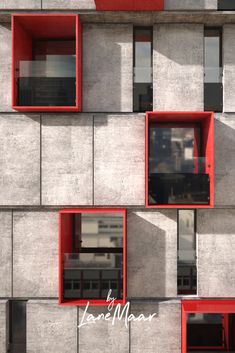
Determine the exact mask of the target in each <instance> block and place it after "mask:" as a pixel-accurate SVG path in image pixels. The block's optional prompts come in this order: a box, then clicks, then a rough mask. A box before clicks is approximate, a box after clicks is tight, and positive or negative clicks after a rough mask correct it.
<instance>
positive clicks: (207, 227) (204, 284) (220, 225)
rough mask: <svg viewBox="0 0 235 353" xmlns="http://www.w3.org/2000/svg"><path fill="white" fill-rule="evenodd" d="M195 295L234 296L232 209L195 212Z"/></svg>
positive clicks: (234, 214) (234, 218)
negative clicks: (196, 284)
mask: <svg viewBox="0 0 235 353" xmlns="http://www.w3.org/2000/svg"><path fill="white" fill-rule="evenodd" d="M197 228H198V295H199V297H235V271H234V269H235V257H234V254H235V210H232V209H227V210H226V209H214V210H198V217H197Z"/></svg>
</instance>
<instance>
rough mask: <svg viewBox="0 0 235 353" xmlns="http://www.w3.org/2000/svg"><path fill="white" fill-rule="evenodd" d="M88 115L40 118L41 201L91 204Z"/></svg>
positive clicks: (46, 203) (90, 138) (90, 142)
mask: <svg viewBox="0 0 235 353" xmlns="http://www.w3.org/2000/svg"><path fill="white" fill-rule="evenodd" d="M92 134H93V118H92V116H91V115H86V114H81V115H80V114H79V115H44V116H43V118H42V204H43V205H70V206H71V205H91V204H92V175H93V170H92V136H93V135H92Z"/></svg>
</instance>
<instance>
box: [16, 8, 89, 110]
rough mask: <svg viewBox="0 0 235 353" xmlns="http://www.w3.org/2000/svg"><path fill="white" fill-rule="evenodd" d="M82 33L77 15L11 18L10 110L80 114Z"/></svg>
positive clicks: (36, 15)
mask: <svg viewBox="0 0 235 353" xmlns="http://www.w3.org/2000/svg"><path fill="white" fill-rule="evenodd" d="M81 49H82V29H81V23H80V20H79V16H78V15H72V14H69V15H61V14H57V15H53V14H52V15H49V14H46V15H42V14H16V15H12V55H13V61H12V106H13V109H16V110H19V111H38V112H40V111H51V112H53V111H55V112H56V111H81V104H82V102H81V83H82V82H81V58H82V52H81Z"/></svg>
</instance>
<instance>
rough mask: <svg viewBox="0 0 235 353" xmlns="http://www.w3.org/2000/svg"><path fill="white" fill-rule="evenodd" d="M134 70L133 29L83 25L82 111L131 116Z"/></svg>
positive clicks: (120, 25)
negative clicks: (126, 113) (117, 113)
mask: <svg viewBox="0 0 235 353" xmlns="http://www.w3.org/2000/svg"><path fill="white" fill-rule="evenodd" d="M132 66H133V29H132V25H130V24H125V25H124V24H123V25H122V24H116V25H115V26H113V25H110V24H97V25H96V24H84V26H83V111H86V112H131V111H132V110H133V104H132V94H133V87H132V86H133V83H132V82H133V67H132Z"/></svg>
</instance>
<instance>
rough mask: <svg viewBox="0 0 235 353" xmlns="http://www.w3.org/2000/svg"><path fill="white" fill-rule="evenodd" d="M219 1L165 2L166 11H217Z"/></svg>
mask: <svg viewBox="0 0 235 353" xmlns="http://www.w3.org/2000/svg"><path fill="white" fill-rule="evenodd" d="M217 2H218V1H217V0H196V1H195V0H179V1H176V0H165V1H164V8H165V10H191V11H192V10H217Z"/></svg>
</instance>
